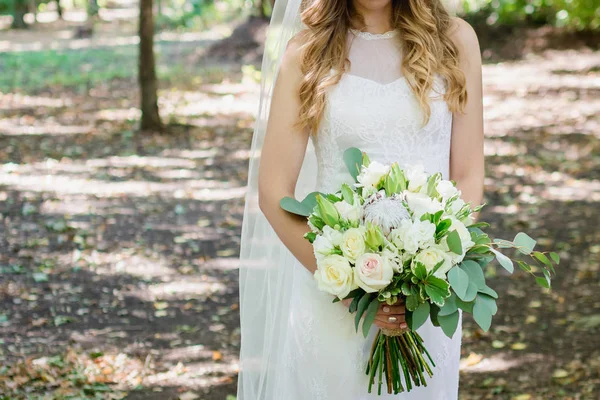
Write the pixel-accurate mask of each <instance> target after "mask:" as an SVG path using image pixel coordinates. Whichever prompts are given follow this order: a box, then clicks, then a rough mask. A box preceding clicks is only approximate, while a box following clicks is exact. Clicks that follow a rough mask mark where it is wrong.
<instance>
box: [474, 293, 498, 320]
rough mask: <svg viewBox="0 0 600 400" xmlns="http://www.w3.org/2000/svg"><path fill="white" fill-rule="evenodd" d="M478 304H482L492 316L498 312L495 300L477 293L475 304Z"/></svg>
mask: <svg viewBox="0 0 600 400" xmlns="http://www.w3.org/2000/svg"><path fill="white" fill-rule="evenodd" d="M478 302H480V303H483V304H484V305H485V306H486V307H487V308H488V309H489V310H490V312H491V313H492V315H496V313H497V312H498V305H497V304H496V299H494V298H493V297H492V296H488V295H487V294H483V293H479V294H478V295H477V298H476V299H475V304H477V303H478Z"/></svg>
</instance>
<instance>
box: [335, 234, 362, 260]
mask: <svg viewBox="0 0 600 400" xmlns="http://www.w3.org/2000/svg"><path fill="white" fill-rule="evenodd" d="M340 248H341V249H342V253H343V254H344V256H346V258H348V260H350V261H352V262H354V261H355V260H356V259H357V258H358V257H360V256H361V255H363V253H364V252H365V248H366V245H365V235H364V233H363V229H360V228H350V229H348V230H347V231H346V232H344V234H343V235H342V243H341V244H340Z"/></svg>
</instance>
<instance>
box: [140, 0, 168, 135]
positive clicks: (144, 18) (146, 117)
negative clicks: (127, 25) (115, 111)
mask: <svg viewBox="0 0 600 400" xmlns="http://www.w3.org/2000/svg"><path fill="white" fill-rule="evenodd" d="M139 35H140V50H139V64H138V80H139V83H140V108H141V110H142V121H141V124H140V128H141V129H142V130H160V129H161V128H162V123H161V121H160V116H159V114H158V93H157V92H158V79H157V78H156V62H155V60H154V16H153V8H152V0H140V26H139Z"/></svg>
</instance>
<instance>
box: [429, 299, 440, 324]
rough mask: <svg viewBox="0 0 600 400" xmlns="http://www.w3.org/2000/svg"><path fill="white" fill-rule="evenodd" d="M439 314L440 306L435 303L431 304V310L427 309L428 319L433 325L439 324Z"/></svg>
mask: <svg viewBox="0 0 600 400" xmlns="http://www.w3.org/2000/svg"><path fill="white" fill-rule="evenodd" d="M439 314H440V308H439V307H438V306H436V305H435V304H433V305H431V310H430V311H429V319H431V323H432V324H433V326H440V322H439V321H438V315H439Z"/></svg>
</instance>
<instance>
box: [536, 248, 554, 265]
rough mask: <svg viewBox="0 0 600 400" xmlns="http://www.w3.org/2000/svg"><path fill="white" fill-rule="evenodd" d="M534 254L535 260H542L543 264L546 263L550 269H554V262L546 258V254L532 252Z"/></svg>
mask: <svg viewBox="0 0 600 400" xmlns="http://www.w3.org/2000/svg"><path fill="white" fill-rule="evenodd" d="M532 254H533V256H534V257H535V258H537V259H538V260H540V261H541V262H542V263H544V264H546V265H547V266H548V267H550V268H552V262H550V260H549V259H548V257H546V255H545V254H544V253H541V252H539V251H534V252H532Z"/></svg>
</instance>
